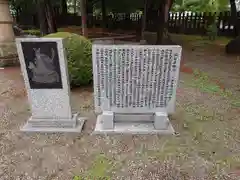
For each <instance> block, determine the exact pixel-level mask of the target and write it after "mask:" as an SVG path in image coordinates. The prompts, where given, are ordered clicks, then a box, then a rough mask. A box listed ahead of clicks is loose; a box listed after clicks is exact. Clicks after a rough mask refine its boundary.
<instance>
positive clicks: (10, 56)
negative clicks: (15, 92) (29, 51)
mask: <svg viewBox="0 0 240 180" xmlns="http://www.w3.org/2000/svg"><path fill="white" fill-rule="evenodd" d="M12 25H13V19H12V17H11V14H10V9H9V3H8V0H0V67H1V66H11V65H15V64H16V63H17V62H18V58H17V50H16V45H15V36H14V32H13V26H12Z"/></svg>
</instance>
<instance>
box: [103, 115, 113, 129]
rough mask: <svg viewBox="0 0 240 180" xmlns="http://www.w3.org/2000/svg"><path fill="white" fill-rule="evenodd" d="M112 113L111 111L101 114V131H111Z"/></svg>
mask: <svg viewBox="0 0 240 180" xmlns="http://www.w3.org/2000/svg"><path fill="white" fill-rule="evenodd" d="M113 117H114V116H113V112H111V111H104V112H103V113H102V126H103V129H113V128H114V123H113Z"/></svg>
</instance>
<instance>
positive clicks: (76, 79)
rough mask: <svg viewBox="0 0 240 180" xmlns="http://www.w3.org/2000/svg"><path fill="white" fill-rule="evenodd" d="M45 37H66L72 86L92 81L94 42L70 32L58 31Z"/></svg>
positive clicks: (65, 44) (65, 45)
mask: <svg viewBox="0 0 240 180" xmlns="http://www.w3.org/2000/svg"><path fill="white" fill-rule="evenodd" d="M45 37H51V38H54V37H56V38H57V37H58V38H64V39H65V41H64V47H65V48H66V54H67V60H68V72H69V78H70V83H71V85H72V86H80V85H87V84H90V83H91V82H92V44H91V41H89V40H88V39H86V38H85V37H83V36H79V35H77V34H73V33H68V32H58V33H53V34H49V35H47V36H45Z"/></svg>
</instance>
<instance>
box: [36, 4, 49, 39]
mask: <svg viewBox="0 0 240 180" xmlns="http://www.w3.org/2000/svg"><path fill="white" fill-rule="evenodd" d="M44 9H45V7H44V1H43V0H37V10H38V22H39V25H40V32H41V35H42V36H44V35H46V34H48V25H47V19H46V16H45V11H44Z"/></svg>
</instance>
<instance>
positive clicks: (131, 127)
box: [93, 115, 174, 135]
mask: <svg viewBox="0 0 240 180" xmlns="http://www.w3.org/2000/svg"><path fill="white" fill-rule="evenodd" d="M103 121H104V118H103V116H102V115H99V116H98V117H97V122H96V126H95V129H94V132H93V134H162V135H171V134H172V135H173V134H174V129H173V127H172V125H171V124H170V123H169V124H168V127H167V128H166V129H155V126H154V123H152V122H141V123H139V122H131V123H129V122H126V121H125V122H115V123H114V127H113V129H104V127H103Z"/></svg>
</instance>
